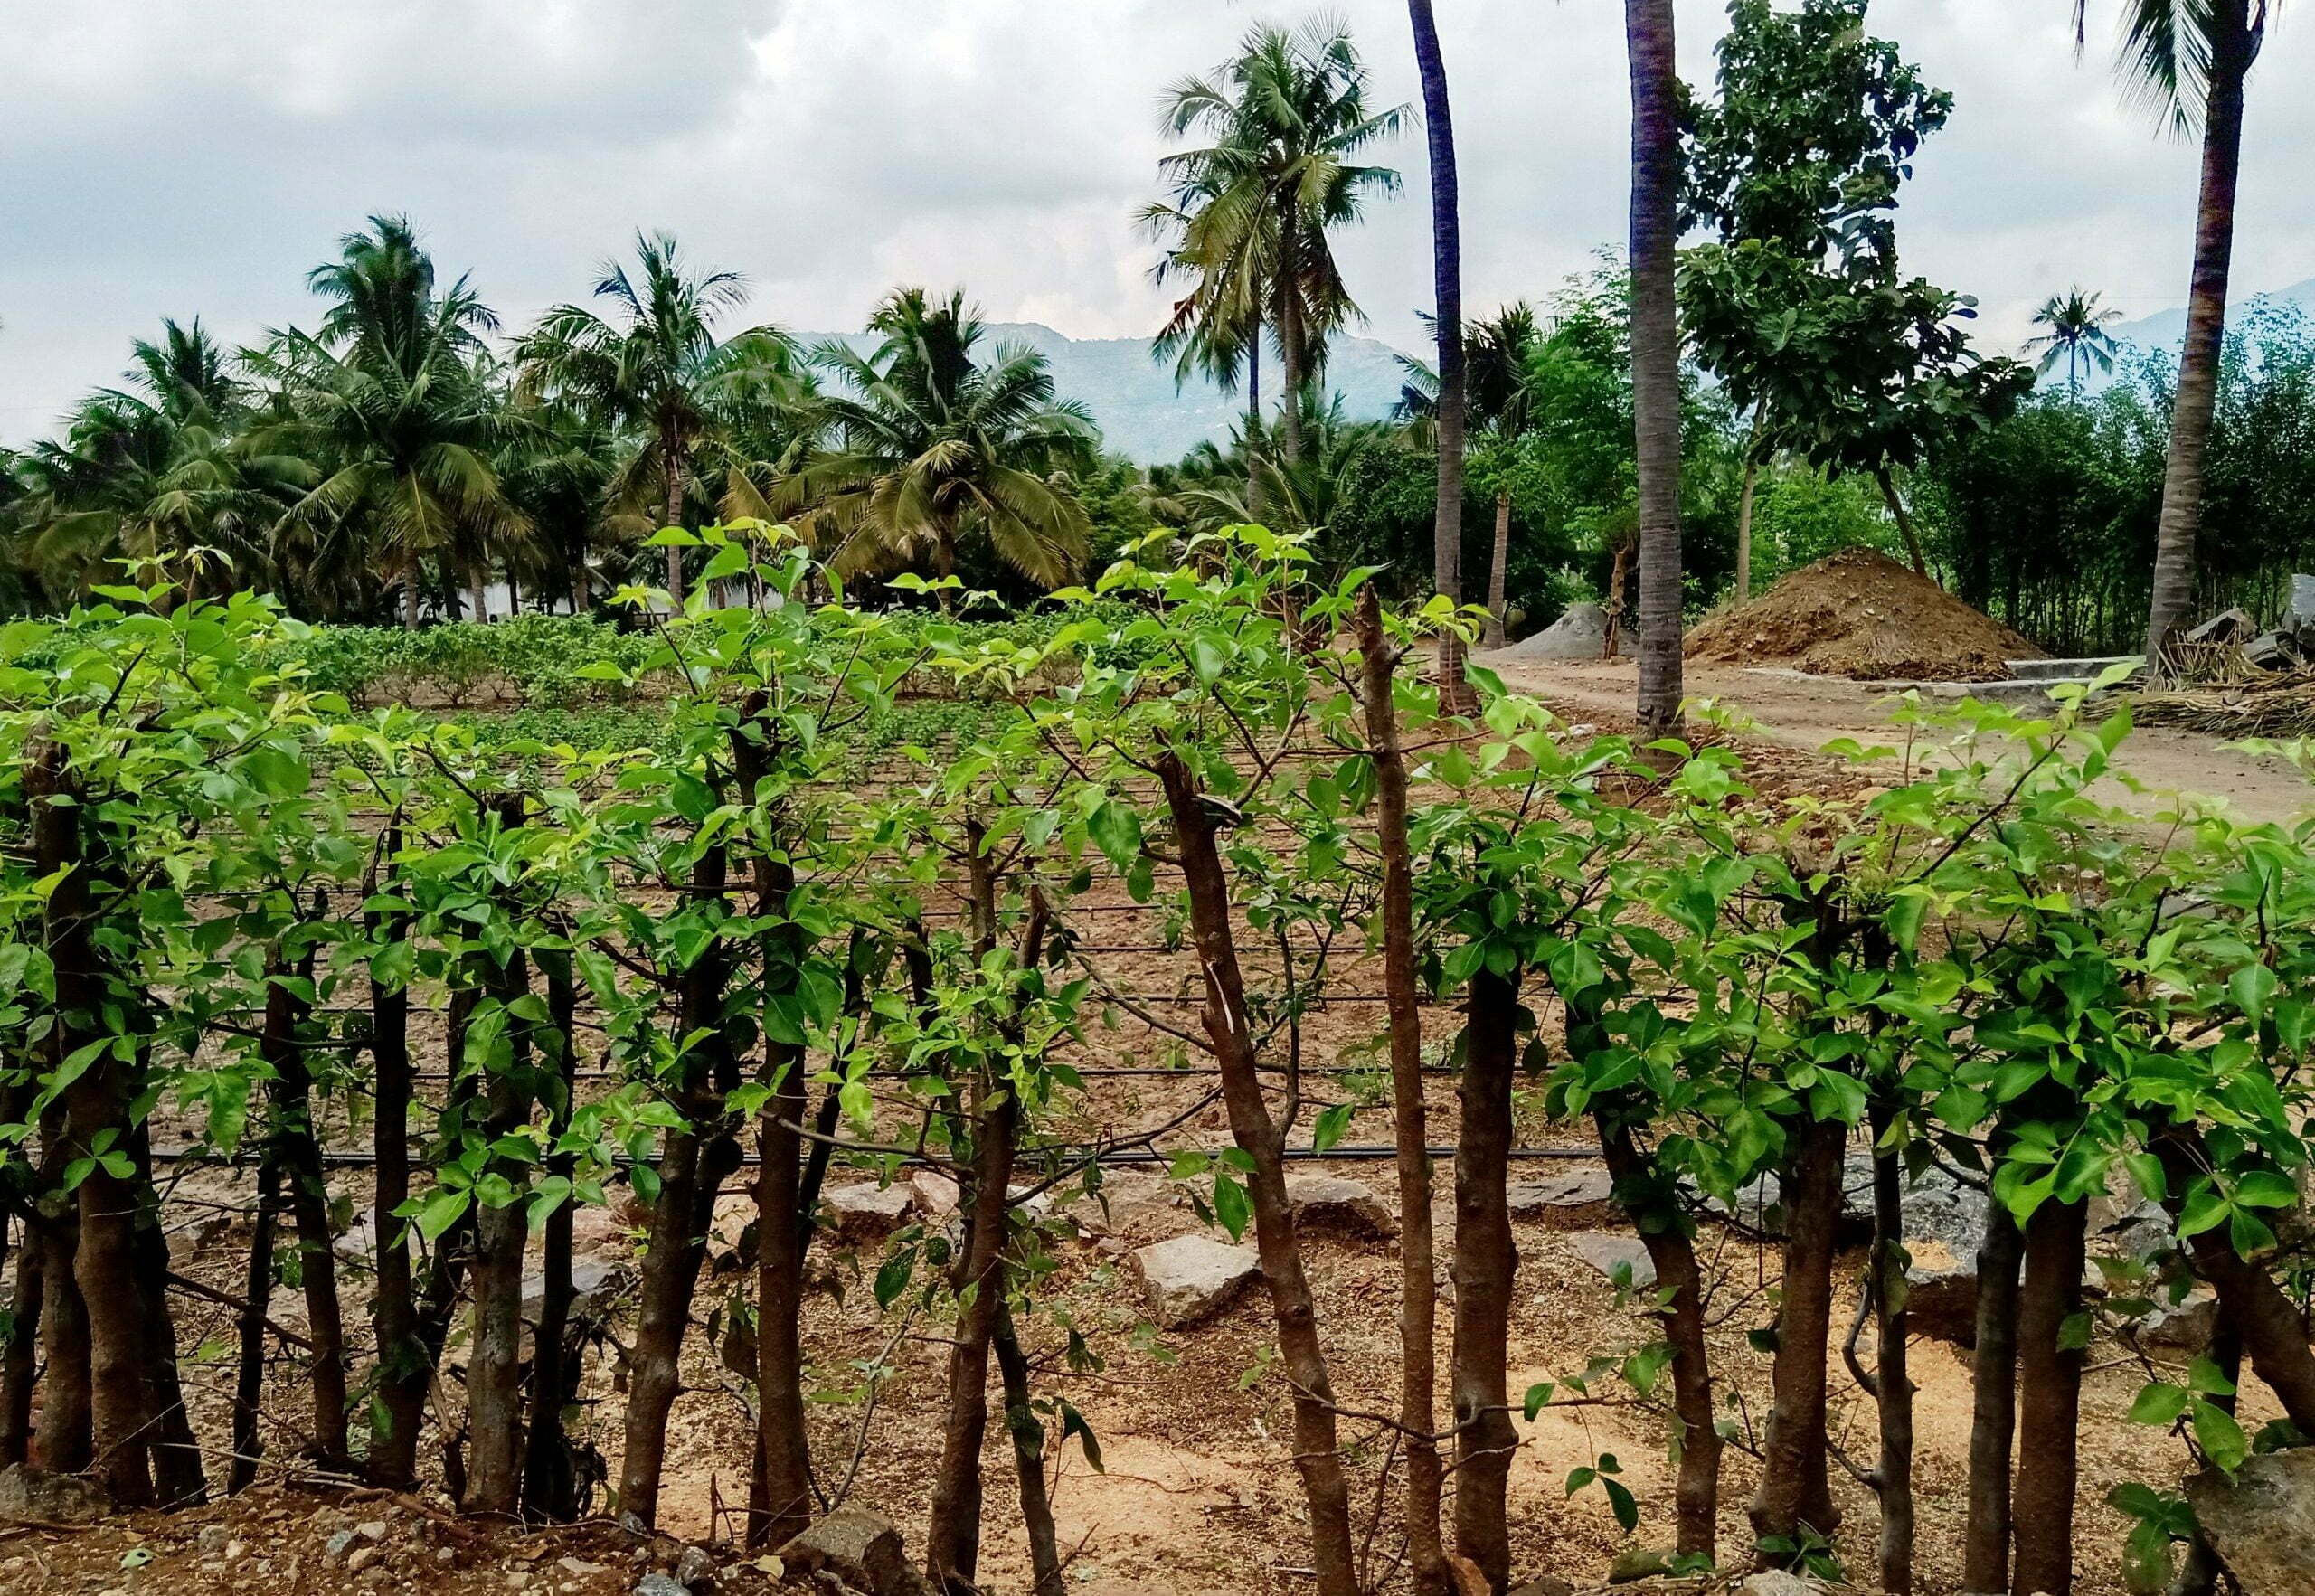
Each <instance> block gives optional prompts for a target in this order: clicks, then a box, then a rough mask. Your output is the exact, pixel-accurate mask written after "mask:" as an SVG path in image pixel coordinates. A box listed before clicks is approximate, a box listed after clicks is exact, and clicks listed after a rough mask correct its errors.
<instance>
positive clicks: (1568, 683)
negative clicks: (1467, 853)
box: [1482, 654, 2315, 821]
mask: <svg viewBox="0 0 2315 1596" xmlns="http://www.w3.org/2000/svg"><path fill="white" fill-rule="evenodd" d="M1482 663H1484V664H1485V665H1487V666H1489V667H1490V668H1492V669H1494V670H1496V671H1497V672H1498V673H1500V674H1501V675H1502V677H1503V679H1504V681H1505V682H1506V683H1507V684H1508V685H1511V686H1513V687H1515V688H1517V689H1518V690H1519V691H1521V692H1524V693H1532V694H1535V695H1536V696H1538V697H1540V698H1543V699H1545V700H1546V701H1547V702H1549V703H1551V704H1555V705H1558V706H1560V707H1561V708H1562V709H1563V710H1564V712H1565V713H1568V714H1569V715H1570V716H1571V717H1573V718H1578V719H1580V718H1581V717H1582V716H1583V715H1588V714H1596V715H1599V716H1600V717H1602V719H1603V720H1607V721H1611V722H1615V723H1618V724H1621V723H1624V722H1627V721H1628V720H1629V718H1630V714H1631V707H1632V700H1633V696H1634V694H1636V692H1637V691H1638V687H1639V675H1638V669H1639V667H1638V666H1637V665H1636V664H1635V663H1634V662H1632V661H1630V660H1628V659H1620V660H1600V661H1592V660H1578V661H1568V660H1547V659H1517V658H1513V657H1509V656H1505V655H1502V654H1495V655H1489V656H1484V658H1483V660H1482ZM1687 689H1688V693H1689V694H1690V696H1691V697H1693V698H1709V699H1711V700H1713V701H1715V703H1717V704H1721V705H1723V706H1724V707H1726V708H1729V709H1732V710H1734V711H1736V712H1738V713H1741V714H1743V716H1745V717H1747V718H1748V719H1750V720H1751V721H1752V722H1754V727H1753V734H1754V735H1756V736H1759V737H1761V738H1762V739H1764V740H1766V741H1771V742H1774V743H1778V744H1780V745H1781V746H1783V747H1786V748H1793V749H1803V750H1807V751H1811V752H1814V751H1817V750H1819V749H1821V748H1822V747H1823V746H1824V745H1825V744H1826V743H1828V742H1831V741H1835V740H1837V739H1839V738H1844V737H1848V738H1854V739H1856V740H1857V741H1858V742H1861V743H1863V744H1865V745H1866V746H1867V747H1871V746H1873V745H1875V744H1876V743H1877V744H1882V745H1892V744H1895V742H1896V737H1895V735H1894V734H1893V733H1894V729H1893V728H1892V727H1891V726H1890V725H1889V722H1888V709H1889V705H1890V703H1891V700H1892V694H1891V693H1890V692H1889V690H1888V689H1887V688H1886V687H1884V686H1881V685H1876V684H1874V683H1870V682H1851V681H1846V680H1843V679H1840V678H1838V677H1833V676H1803V675H1798V674H1796V673H1793V672H1790V671H1779V670H1766V669H1759V668H1753V667H1747V666H1715V665H1698V664H1696V663H1695V662H1693V661H1692V662H1690V664H1689V666H1688V668H1687ZM2121 762H2122V763H2123V764H2124V765H2125V766H2127V768H2128V769H2129V770H2130V772H2131V775H2133V776H2134V777H2136V778H2137V779H2138V781H2139V782H2140V785H2141V786H2142V787H2143V788H2144V789H2146V790H2145V791H2143V792H2133V791H2131V789H2129V788H2128V787H2127V786H2125V785H2124V784H2123V783H2121V782H2120V781H2115V780H2109V781H2106V782H2103V783H2102V784H2101V786H2100V789H2099V793H2100V796H2101V797H2102V798H2105V799H2107V800H2108V801H2110V802H2112V803H2114V804H2116V805H2117V806H2119V807H2124V808H2128V809H2131V810H2134V811H2136V812H2138V813H2140V814H2145V815H2153V814H2156V813H2159V812H2160V811H2161V810H2162V809H2163V808H2165V807H2167V798H2168V796H2169V795H2174V794H2178V793H2194V794H2199V795H2202V796H2205V797H2208V798H2224V799H2225V800H2226V802H2227V803H2228V804H2229V805H2230V806H2232V807H2233V808H2234V809H2235V811H2236V813H2238V814H2239V815H2240V816H2242V817H2244V818H2245V819H2249V820H2254V821H2270V820H2272V821H2290V820H2292V819H2295V818H2298V817H2301V816H2304V815H2306V814H2308V813H2309V812H2310V810H2315V788H2310V786H2309V785H2308V783H2307V781H2306V779H2304V778H2303V777H2301V775H2300V774H2299V773H2298V772H2297V771H2295V770H2292V769H2291V767H2290V766H2288V765H2286V764H2284V763H2283V762H2282V760H2262V759H2254V758H2253V757H2252V756H2250V755H2249V754H2245V753H2241V752H2237V751H2235V750H2232V749H2229V748H2226V747H2225V746H2223V745H2222V744H2221V743H2220V741H2218V740H2217V739H2216V738H2211V737H2205V736H2202V735H2200V734H2198V733H2196V732H2181V731H2176V730H2173V729H2170V728H2169V727H2141V728H2140V729H2139V730H2137V731H2135V732H2131V739H2130V741H2128V742H2127V743H2125V744H2124V745H2123V748H2122V753H2121Z"/></svg>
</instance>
